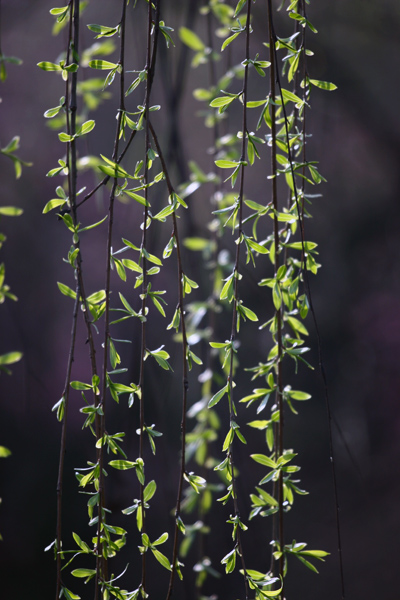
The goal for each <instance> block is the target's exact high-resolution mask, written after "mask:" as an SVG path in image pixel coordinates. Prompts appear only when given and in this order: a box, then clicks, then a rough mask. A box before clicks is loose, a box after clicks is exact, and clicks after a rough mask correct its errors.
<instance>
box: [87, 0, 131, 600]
mask: <svg viewBox="0 0 400 600" xmlns="http://www.w3.org/2000/svg"><path fill="white" fill-rule="evenodd" d="M126 6H127V0H122V15H121V20H120V23H119V27H120V36H121V41H120V56H119V65H120V67H121V75H120V101H119V111H118V118H117V127H116V133H115V140H114V150H113V154H112V160H113V161H115V160H116V158H117V156H118V145H119V137H120V129H121V122H122V115H123V113H124V111H125V71H124V68H125V24H126ZM117 185H118V179H117V177H114V181H113V185H112V188H111V192H110V198H109V209H108V215H109V216H108V232H107V253H106V283H105V312H104V346H103V369H102V386H101V395H100V400H99V407H100V409H101V412H102V414H101V416H100V432H99V433H100V435H99V437H98V440H99V439H102V438H103V436H104V433H105V402H106V390H107V367H108V354H109V352H108V349H109V342H110V318H109V314H110V277H111V246H112V232H113V222H114V201H115V193H116V189H117ZM97 454H98V456H97V461H98V464H99V489H98V493H99V504H98V524H97V558H96V579H95V600H98V597H99V588H100V584H101V581H102V580H105V579H107V560H106V558H104V556H103V548H102V542H101V532H102V529H103V520H104V517H105V491H104V474H103V462H104V457H103V455H104V452H103V445H102V444H101V445H100V447H99V448H98V452H97Z"/></svg>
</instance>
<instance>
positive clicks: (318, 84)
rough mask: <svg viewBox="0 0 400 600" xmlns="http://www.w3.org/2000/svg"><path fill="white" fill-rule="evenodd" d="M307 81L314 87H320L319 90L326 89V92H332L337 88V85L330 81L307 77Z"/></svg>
mask: <svg viewBox="0 0 400 600" xmlns="http://www.w3.org/2000/svg"><path fill="white" fill-rule="evenodd" d="M309 82H310V83H311V84H312V85H315V87H318V88H320V89H321V90H327V91H328V92H332V91H333V90H337V85H335V84H334V83H330V82H329V81H320V80H319V79H309Z"/></svg>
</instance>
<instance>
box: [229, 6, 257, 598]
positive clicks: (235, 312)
mask: <svg viewBox="0 0 400 600" xmlns="http://www.w3.org/2000/svg"><path fill="white" fill-rule="evenodd" d="M250 18H251V0H248V1H247V16H246V31H245V36H246V41H245V54H246V59H245V61H244V64H245V68H244V79H243V90H242V102H243V115H242V148H241V156H240V164H241V167H240V187H239V197H238V200H237V202H238V210H239V218H238V240H237V245H236V257H235V265H234V268H233V273H234V296H233V311H232V328H231V336H230V345H231V353H230V366H229V377H228V401H229V421H230V430H234V429H235V427H234V425H235V413H236V410H235V405H234V401H233V374H234V366H233V358H234V343H235V339H236V334H237V332H238V322H237V321H238V319H237V316H238V304H239V265H240V247H241V243H242V235H243V198H244V176H245V168H246V166H247V163H246V161H245V153H246V139H247V96H248V72H249V60H250ZM233 440H234V436H231V442H230V444H229V449H228V461H229V470H230V477H231V480H232V499H233V505H234V511H235V517H234V519H235V523H236V527H235V529H234V531H235V540H236V546H235V550H236V548H237V550H238V553H239V556H240V560H241V564H242V569H243V577H244V586H245V593H246V600H247V598H248V597H249V589H248V583H247V571H246V565H245V560H244V555H243V548H242V541H241V527H240V526H237V524H238V523H239V524H240V523H241V522H240V511H239V504H238V494H237V486H236V478H235V473H234V460H233Z"/></svg>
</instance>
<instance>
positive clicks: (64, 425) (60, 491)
mask: <svg viewBox="0 0 400 600" xmlns="http://www.w3.org/2000/svg"><path fill="white" fill-rule="evenodd" d="M78 308H79V282H78V283H77V286H76V298H75V303H74V310H73V313H72V331H71V342H70V348H69V356H68V365H67V374H66V378H65V385H64V390H63V393H62V396H61V398H62V400H63V404H64V407H63V412H64V414H63V419H62V429H61V443H60V457H59V463H58V478H57V540H56V551H57V584H56V600H58V599H59V597H60V591H61V584H62V579H61V561H62V554H61V551H62V541H61V537H62V497H63V479H64V459H65V451H66V447H67V417H68V405H69V390H70V381H71V371H72V364H73V362H74V351H75V341H76V326H77V321H78Z"/></svg>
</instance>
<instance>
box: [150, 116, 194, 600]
mask: <svg viewBox="0 0 400 600" xmlns="http://www.w3.org/2000/svg"><path fill="white" fill-rule="evenodd" d="M149 128H150V131H151V135H152V137H153V140H154V143H155V145H156V148H157V153H158V155H159V157H160V161H161V165H162V169H163V172H164V175H165V180H166V182H167V188H168V193H169V196H170V198H171V202H172V201H173V195H174V193H175V190H174V187H173V185H172V183H171V179H170V176H169V172H168V169H167V165H166V162H165V159H164V155H163V152H162V150H161V146H160V143H159V141H158V138H157V134H156V132H155V130H154V128H153V126H152V124H151V122H150V120H149ZM172 222H173V232H172V236H173V237H174V240H175V248H176V254H177V270H178V308H179V313H180V325H181V332H182V420H181V437H182V440H181V467H180V473H179V484H178V494H177V499H176V507H175V532H174V542H173V550H172V570H171V575H170V579H169V585H168V591H167V597H166V600H170V598H171V594H172V590H173V585H174V578H175V572H176V567H177V562H178V538H179V526H178V519H180V513H181V500H182V490H183V479H184V475H185V472H186V452H185V450H186V412H187V392H188V388H189V381H188V364H187V353H188V341H187V335H186V320H185V311H184V306H183V297H184V290H183V285H184V281H183V280H184V271H183V266H182V255H181V244H180V239H179V230H178V222H177V218H176V214H175V211H174V212H173V213H172Z"/></svg>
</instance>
